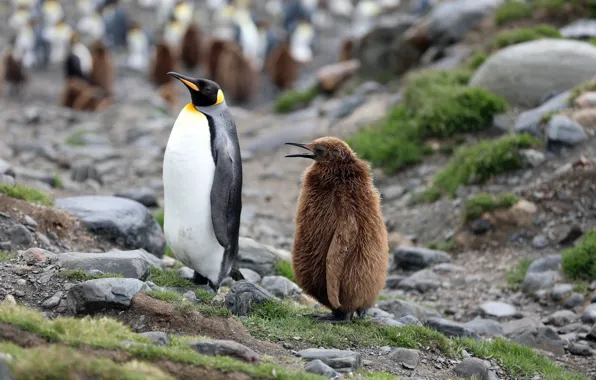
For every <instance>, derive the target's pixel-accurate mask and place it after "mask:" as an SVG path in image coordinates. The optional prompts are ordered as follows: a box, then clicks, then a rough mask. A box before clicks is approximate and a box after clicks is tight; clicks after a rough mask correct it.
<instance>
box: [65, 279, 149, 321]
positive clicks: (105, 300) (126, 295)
mask: <svg viewBox="0 0 596 380" xmlns="http://www.w3.org/2000/svg"><path fill="white" fill-rule="evenodd" d="M148 289H149V287H148V286H147V285H146V284H145V283H144V282H143V281H140V280H137V279H134V278H100V279H97V280H89V281H85V282H82V283H80V284H76V285H74V286H73V287H72V288H70V290H69V291H68V295H67V301H68V306H69V307H70V309H71V311H72V312H73V313H75V314H80V313H88V312H93V311H98V310H102V309H106V308H116V309H124V308H128V307H130V303H131V301H132V299H133V297H134V296H135V295H137V294H138V293H139V292H140V291H142V290H148Z"/></svg>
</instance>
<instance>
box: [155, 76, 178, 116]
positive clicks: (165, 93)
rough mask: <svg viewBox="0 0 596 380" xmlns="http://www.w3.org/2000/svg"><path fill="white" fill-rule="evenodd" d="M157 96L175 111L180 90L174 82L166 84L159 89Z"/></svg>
mask: <svg viewBox="0 0 596 380" xmlns="http://www.w3.org/2000/svg"><path fill="white" fill-rule="evenodd" d="M157 95H158V96H159V97H160V98H162V99H163V100H164V101H165V102H166V103H167V104H168V106H169V107H170V109H171V110H175V109H176V108H177V106H178V88H177V87H176V84H175V83H174V82H170V83H166V84H164V85H162V86H161V87H159V88H158V89H157Z"/></svg>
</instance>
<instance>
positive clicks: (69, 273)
mask: <svg viewBox="0 0 596 380" xmlns="http://www.w3.org/2000/svg"><path fill="white" fill-rule="evenodd" d="M59 275H60V277H64V278H67V279H69V280H71V281H87V280H97V279H98V278H123V277H124V276H123V275H121V274H120V273H102V274H89V273H87V272H85V271H84V270H82V269H74V270H70V269H68V270H63V271H61V272H60V273H59Z"/></svg>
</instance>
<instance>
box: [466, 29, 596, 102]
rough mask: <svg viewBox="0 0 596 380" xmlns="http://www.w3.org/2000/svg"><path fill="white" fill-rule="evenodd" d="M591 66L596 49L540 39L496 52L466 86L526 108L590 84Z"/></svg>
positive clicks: (595, 62)
mask: <svg viewBox="0 0 596 380" xmlns="http://www.w3.org/2000/svg"><path fill="white" fill-rule="evenodd" d="M561 57H565V58H564V59H561ZM595 65H596V47H594V46H593V45H590V44H589V43H585V42H579V41H572V40H563V39H561V40H559V39H551V38H547V39H540V40H535V41H529V42H523V43H520V44H515V45H512V46H509V47H506V48H504V49H502V50H499V51H498V52H497V53H495V54H493V55H492V56H491V57H489V58H488V59H487V60H486V61H485V62H484V64H482V66H480V68H479V69H478V70H477V71H476V73H475V74H474V76H473V77H472V79H471V80H470V85H471V86H479V87H483V88H486V89H488V90H490V91H492V92H494V93H496V94H498V95H501V96H503V97H504V98H505V99H506V100H507V102H508V103H509V104H511V105H512V106H519V107H525V108H530V107H536V106H538V105H539V104H540V102H541V100H542V98H543V96H544V94H547V93H549V92H552V91H566V90H568V89H570V88H572V87H574V86H576V85H578V84H580V83H582V82H585V81H588V80H590V79H591V78H592V77H593V76H594V66H595Z"/></svg>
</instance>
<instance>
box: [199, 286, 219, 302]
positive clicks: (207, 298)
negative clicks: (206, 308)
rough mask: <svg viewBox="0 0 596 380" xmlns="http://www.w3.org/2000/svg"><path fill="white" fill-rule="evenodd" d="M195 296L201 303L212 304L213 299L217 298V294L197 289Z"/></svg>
mask: <svg viewBox="0 0 596 380" xmlns="http://www.w3.org/2000/svg"><path fill="white" fill-rule="evenodd" d="M195 296H197V299H198V300H199V301H200V302H201V303H206V304H208V303H210V302H211V301H212V300H213V298H214V297H215V293H211V292H209V291H207V290H205V289H197V290H195Z"/></svg>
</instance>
